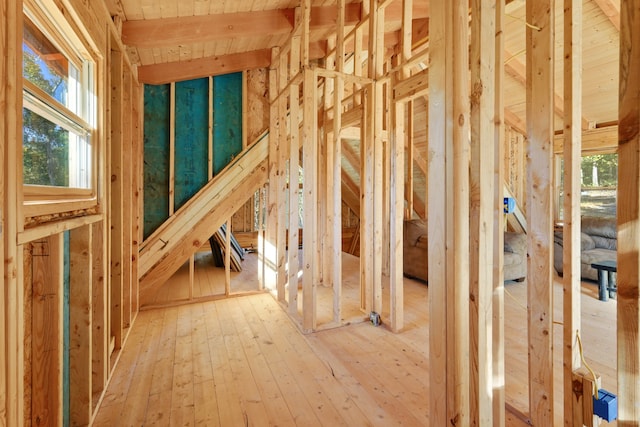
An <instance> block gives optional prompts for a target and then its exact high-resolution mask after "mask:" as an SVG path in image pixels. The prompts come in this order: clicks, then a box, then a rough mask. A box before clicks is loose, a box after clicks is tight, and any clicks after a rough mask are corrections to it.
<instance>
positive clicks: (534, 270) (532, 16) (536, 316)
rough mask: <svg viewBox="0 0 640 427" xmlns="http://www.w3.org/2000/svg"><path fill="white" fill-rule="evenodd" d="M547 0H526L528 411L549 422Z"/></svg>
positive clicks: (550, 72) (550, 44) (550, 14)
mask: <svg viewBox="0 0 640 427" xmlns="http://www.w3.org/2000/svg"><path fill="white" fill-rule="evenodd" d="M553 4H554V2H553V0H541V1H537V2H527V6H526V7H527V11H526V16H527V18H526V19H527V22H528V23H529V24H531V26H527V138H528V144H527V224H528V228H529V229H528V232H527V242H528V254H529V256H528V265H527V283H528V286H527V291H528V292H527V302H528V308H529V310H528V313H529V325H528V326H529V327H528V330H529V349H530V350H529V408H530V409H529V410H530V414H531V420H532V421H533V424H534V425H552V424H553V420H554V418H553V396H554V393H553V351H552V350H553V292H552V290H553V274H552V269H553V239H552V232H553V213H552V207H553V195H552V176H551V172H552V167H551V165H552V155H551V152H552V146H551V142H552V141H553V93H554V92H553V78H554V68H553V63H554V61H553V57H554V53H553V52H554V50H553V48H554V28H555V27H554V7H553Z"/></svg>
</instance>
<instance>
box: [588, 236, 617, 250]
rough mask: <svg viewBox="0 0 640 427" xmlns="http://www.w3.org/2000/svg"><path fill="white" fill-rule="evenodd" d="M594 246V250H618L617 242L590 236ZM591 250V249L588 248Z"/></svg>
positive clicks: (607, 238)
mask: <svg viewBox="0 0 640 427" xmlns="http://www.w3.org/2000/svg"><path fill="white" fill-rule="evenodd" d="M591 238H592V239H593V242H594V244H595V246H594V248H601V249H608V250H610V251H616V250H618V240H616V239H610V238H609V237H602V236H596V235H593V236H591ZM590 249H593V248H590Z"/></svg>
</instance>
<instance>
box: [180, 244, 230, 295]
mask: <svg viewBox="0 0 640 427" xmlns="http://www.w3.org/2000/svg"><path fill="white" fill-rule="evenodd" d="M195 260H196V259H195V254H191V256H190V257H189V300H192V299H193V287H194V282H195V274H196V272H195ZM225 267H226V264H225Z"/></svg>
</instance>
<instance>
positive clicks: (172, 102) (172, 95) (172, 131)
mask: <svg viewBox="0 0 640 427" xmlns="http://www.w3.org/2000/svg"><path fill="white" fill-rule="evenodd" d="M175 183H176V84H175V82H171V89H170V92H169V216H171V215H173V214H174V212H175V209H176V204H175V197H176V191H175Z"/></svg>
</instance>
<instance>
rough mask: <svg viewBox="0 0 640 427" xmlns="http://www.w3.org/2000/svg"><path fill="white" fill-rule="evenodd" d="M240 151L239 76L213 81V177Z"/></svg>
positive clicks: (240, 97)
mask: <svg viewBox="0 0 640 427" xmlns="http://www.w3.org/2000/svg"><path fill="white" fill-rule="evenodd" d="M241 151H242V73H233V74H225V75H221V76H215V77H214V78H213V174H214V175H215V174H217V173H218V172H220V171H221V170H222V169H224V167H225V166H226V165H227V164H229V162H231V160H232V159H233V158H234V157H235V156H237V155H238V154H239V153H240V152H241Z"/></svg>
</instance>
